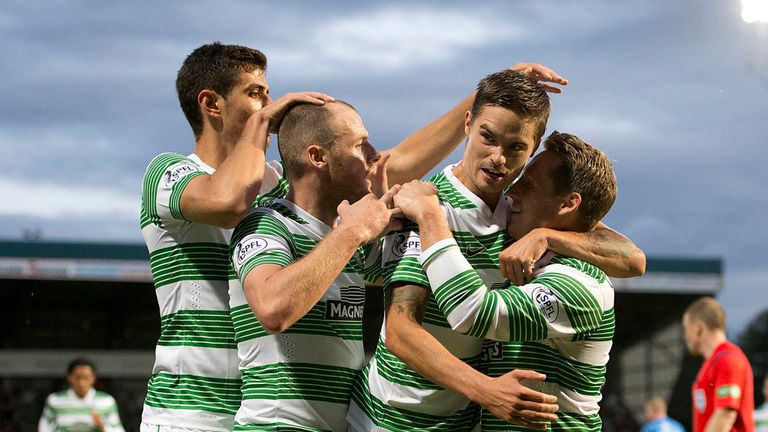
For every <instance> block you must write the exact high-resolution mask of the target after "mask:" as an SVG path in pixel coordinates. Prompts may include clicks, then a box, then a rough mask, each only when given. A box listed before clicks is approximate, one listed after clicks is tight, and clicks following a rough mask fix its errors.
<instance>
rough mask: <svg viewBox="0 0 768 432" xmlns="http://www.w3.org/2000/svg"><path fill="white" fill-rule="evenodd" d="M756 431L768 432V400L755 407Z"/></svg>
mask: <svg viewBox="0 0 768 432" xmlns="http://www.w3.org/2000/svg"><path fill="white" fill-rule="evenodd" d="M754 417H755V432H768V402H766V403H764V404H762V405H760V406H759V407H757V408H755V416H754Z"/></svg>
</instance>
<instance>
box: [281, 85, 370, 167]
mask: <svg viewBox="0 0 768 432" xmlns="http://www.w3.org/2000/svg"><path fill="white" fill-rule="evenodd" d="M331 103H334V104H342V105H345V106H347V107H349V108H351V109H352V110H355V111H357V110H356V109H355V107H353V106H352V105H350V104H349V103H347V102H345V101H343V100H340V99H336V101H335V102H331ZM332 118H333V115H332V114H331V110H330V105H329V104H328V103H326V104H323V105H312V104H306V103H302V104H296V105H294V106H293V107H291V108H290V109H289V110H288V111H287V112H286V113H285V115H284V116H283V120H282V122H281V123H280V129H279V131H278V134H277V140H278V141H277V143H278V144H277V149H278V151H279V152H280V158H281V159H282V161H283V164H284V165H285V171H286V175H287V176H288V178H289V179H290V178H291V177H294V178H295V177H300V176H301V175H302V174H303V172H304V166H305V164H304V150H306V148H307V146H308V145H310V144H317V145H319V146H321V147H323V148H325V149H326V150H330V149H331V148H332V147H333V143H334V142H335V140H336V135H335V131H334V130H333V124H332V122H331V119H332Z"/></svg>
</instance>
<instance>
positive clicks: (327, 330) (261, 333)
mask: <svg viewBox="0 0 768 432" xmlns="http://www.w3.org/2000/svg"><path fill="white" fill-rule="evenodd" d="M326 307H328V305H327V303H326V302H325V301H324V300H320V301H319V302H318V303H317V304H316V305H315V306H314V307H312V309H311V310H310V311H309V312H307V314H306V315H304V316H303V317H301V319H299V320H298V321H296V322H295V323H293V325H291V326H290V327H289V328H287V329H286V330H285V331H283V332H282V334H305V335H318V336H331V337H338V338H340V339H344V340H353V341H360V340H363V326H362V324H361V322H360V320H355V321H332V320H327V319H326V318H325V314H326V311H325V309H326ZM231 314H232V322H233V324H234V328H235V341H237V343H240V342H245V341H248V340H251V339H256V338H260V337H265V336H269V333H267V331H266V330H264V327H263V326H262V325H261V323H260V322H259V320H258V319H257V318H256V315H254V314H253V311H251V308H250V307H249V306H248V305H247V304H246V305H241V306H235V307H234V308H232V312H231Z"/></svg>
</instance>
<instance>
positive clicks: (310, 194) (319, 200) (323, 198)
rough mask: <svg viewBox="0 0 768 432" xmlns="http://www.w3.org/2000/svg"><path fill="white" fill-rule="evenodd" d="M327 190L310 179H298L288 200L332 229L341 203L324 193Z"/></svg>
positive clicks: (290, 191)
mask: <svg viewBox="0 0 768 432" xmlns="http://www.w3.org/2000/svg"><path fill="white" fill-rule="evenodd" d="M325 189H326V188H322V187H317V185H315V184H314V183H313V182H312V181H311V180H310V179H306V178H303V179H298V180H296V181H292V182H291V188H290V189H289V191H288V195H286V199H288V200H289V201H291V202H292V203H294V204H296V205H297V206H299V208H301V209H302V210H304V211H305V212H307V213H309V214H311V215H312V216H314V218H315V219H317V220H319V221H320V222H323V223H324V224H326V225H328V226H330V227H332V226H333V224H334V222H336V218H337V217H338V216H339V215H338V213H337V211H336V208H337V207H338V205H339V203H338V202H336V201H335V200H334V199H332V198H330V197H328V196H327V195H326V194H325V193H323V191H324V190H325Z"/></svg>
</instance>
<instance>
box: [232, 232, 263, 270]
mask: <svg viewBox="0 0 768 432" xmlns="http://www.w3.org/2000/svg"><path fill="white" fill-rule="evenodd" d="M268 245H269V243H268V242H267V240H265V239H263V238H253V237H250V238H249V237H246V238H244V239H243V240H241V241H240V242H239V243H237V246H236V247H235V256H236V257H237V265H238V266H241V265H243V263H244V262H245V261H246V260H247V259H248V258H250V257H252V256H254V255H256V254H257V253H259V252H261V251H263V250H264V249H266V248H267V246H268Z"/></svg>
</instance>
